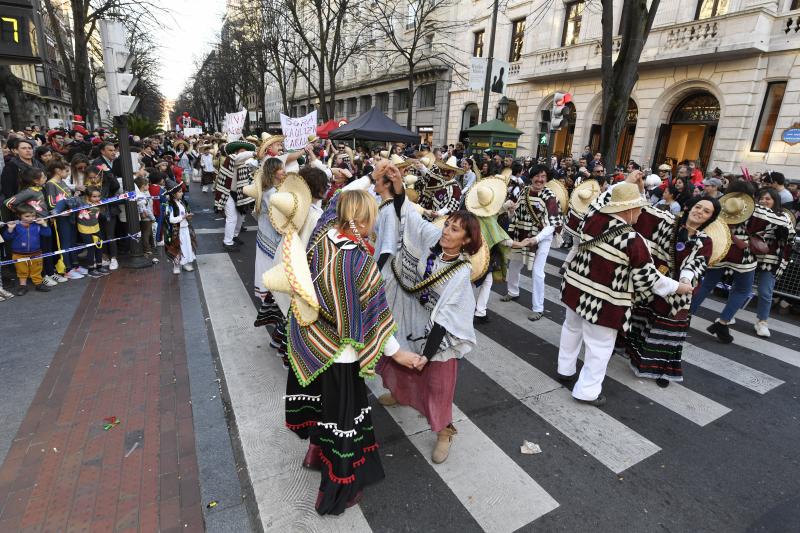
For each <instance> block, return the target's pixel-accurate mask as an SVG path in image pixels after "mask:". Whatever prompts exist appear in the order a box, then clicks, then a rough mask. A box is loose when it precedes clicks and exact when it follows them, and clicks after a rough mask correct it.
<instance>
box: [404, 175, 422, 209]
mask: <svg viewBox="0 0 800 533" xmlns="http://www.w3.org/2000/svg"><path fill="white" fill-rule="evenodd" d="M418 180H419V178H418V177H417V176H415V175H414V174H407V175H405V176H403V185H404V186H405V189H406V198H408V199H409V200H410V201H412V202H414V203H417V202H418V201H419V191H417V190H416V189H415V188H414V185H415V184H416V183H417V181H418Z"/></svg>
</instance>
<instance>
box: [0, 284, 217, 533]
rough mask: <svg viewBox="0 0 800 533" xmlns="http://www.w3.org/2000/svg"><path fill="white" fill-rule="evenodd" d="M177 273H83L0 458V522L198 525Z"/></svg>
mask: <svg viewBox="0 0 800 533" xmlns="http://www.w3.org/2000/svg"><path fill="white" fill-rule="evenodd" d="M178 282H179V280H178V279H177V277H175V276H172V275H171V274H170V272H169V269H167V268H159V269H155V270H154V269H145V270H142V271H129V270H119V271H117V272H115V273H114V274H113V275H111V276H107V277H105V278H103V279H100V280H97V281H91V282H89V285H88V287H87V289H86V290H85V292H84V293H83V296H82V299H81V302H80V305H79V306H78V309H77V312H76V313H75V315H74V317H73V318H72V321H71V323H70V324H69V326H68V327H67V330H66V333H65V334H64V337H63V339H62V342H61V345H60V346H59V348H58V351H57V352H56V354H55V356H54V357H53V360H52V362H51V364H50V367H49V369H48V370H47V372H46V373H45V376H44V380H43V381H42V383H41V385H40V386H39V389H38V391H37V393H36V396H35V397H34V399H33V402H32V403H31V406H30V408H29V409H28V412H27V414H26V416H25V419H24V420H23V422H22V424H21V426H20V427H19V430H18V431H17V433H16V436H15V438H14V441H13V443H12V445H11V448H10V450H9V452H8V455H7V456H6V458H5V461H4V463H3V464H2V467H0V531H40V530H41V531H67V530H81V531H89V530H91V531H112V530H118V531H128V530H130V531H136V530H139V531H202V529H203V512H202V504H201V501H200V485H199V480H198V466H197V456H196V451H195V438H194V428H193V424H192V405H191V402H190V390H189V372H188V368H187V360H186V351H185V346H184V333H183V319H182V314H181V299H180V293H179V290H178ZM46 333H47V332H46V331H41V332H37V334H46ZM23 334H24V333H23ZM24 378H25V376H20V379H24ZM110 416H116V417H118V418H119V419H120V420H121V422H120V424H119V425H117V426H115V427H113V428H111V429H109V430H108V431H105V430H104V429H103V422H104V421H103V419H104V418H106V417H110Z"/></svg>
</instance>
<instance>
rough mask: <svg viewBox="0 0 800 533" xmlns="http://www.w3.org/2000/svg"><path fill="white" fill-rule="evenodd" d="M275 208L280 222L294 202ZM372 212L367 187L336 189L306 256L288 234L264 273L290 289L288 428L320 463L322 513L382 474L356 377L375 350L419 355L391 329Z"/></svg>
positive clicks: (355, 496) (338, 507)
mask: <svg viewBox="0 0 800 533" xmlns="http://www.w3.org/2000/svg"><path fill="white" fill-rule="evenodd" d="M274 207H275V212H276V213H277V212H278V211H279V212H281V213H282V216H283V217H284V219H285V220H286V221H287V222H288V221H289V220H291V219H292V218H294V216H295V214H294V213H295V211H294V205H292V206H289V205H288V204H287V205H278V204H277V203H275V204H274ZM297 209H298V210H306V211H307V210H308V207H307V206H305V207H304V206H302V205H298V206H297ZM376 210H377V209H376V204H375V201H374V200H373V199H372V197H371V196H370V194H369V193H367V192H365V191H344V192H342V193H341V194H340V195H339V198H338V202H337V206H336V212H337V217H336V221H335V224H334V227H333V228H331V229H330V230H328V231H327V232H326V233H325V235H324V236H323V238H321V239H320V240H319V241H317V242H316V243H314V244H312V248H311V250H309V252H308V257H309V259H308V261H307V260H306V254H305V253H303V249H302V246H299V247H298V246H297V245H296V244H295V245H293V244H292V243H295V242H297V241H298V239H297V238H296V235H295V236H293V237H291V238H290V240H288V241H286V243H288V244H286V245H285V246H283V252H284V257H283V260H282V263H281V264H279V265H276V266H275V267H273V269H272V270H270V271H269V272H267V273H265V275H264V283H265V284H266V285H267V286H268V287H269V288H270V290H273V291H277V290H283V291H286V290H288V291H291V293H292V298H293V303H292V307H291V312H290V313H289V360H290V363H291V367H292V371H291V372H289V376H288V380H287V385H286V395H285V399H286V426H287V427H288V428H289V429H291V430H292V431H294V432H295V433H296V434H297V435H298V436H299V437H300V438H302V439H306V438H310V443H309V448H308V452H307V453H306V456H305V459H304V461H303V465H304V466H305V467H307V468H311V469H319V470H321V479H320V487H319V493H318V495H317V499H316V505H315V507H316V510H317V512H318V513H319V514H321V515H325V514H335V515H338V514H341V513H343V512H344V510H345V509H346V508H347V507H350V506H353V505H355V504H356V503H358V501H359V500H360V499H361V494H362V490H363V489H364V488H365V487H366V486H368V485H370V484H372V483H376V482H378V481H380V480H381V479H383V477H384V473H383V467H382V466H381V461H380V456H379V454H378V443H377V442H376V439H375V431H374V429H373V422H372V419H371V415H370V411H371V407H370V405H369V401H368V399H367V387H366V385H365V383H364V377H365V376H366V375H368V374H370V373H371V372H372V369H373V368H374V367H375V365H376V364H377V362H378V360H379V359H380V358H381V356H382V355H386V356H389V357H390V358H392V359H393V360H394V361H395V363H396V364H399V365H402V366H404V367H405V368H409V369H411V368H414V366H415V365H420V362H421V360H420V357H419V356H418V355H417V354H415V353H411V352H408V351H404V350H401V349H400V345H399V343H398V341H397V339H396V338H395V337H394V335H393V333H394V332H395V330H396V329H397V326H396V325H395V322H394V319H393V317H392V312H391V310H390V309H389V306H388V305H387V301H386V296H385V293H384V287H383V279H382V278H381V275H380V272H379V271H378V267H377V265H376V264H375V261H374V260H373V259H372V250H371V246H370V245H369V244H368V243H367V242H366V241H365V239H364V237H363V235H368V234H369V233H370V231H371V230H372V225H373V223H374V221H375V215H376ZM289 235H294V232H291V231H290V232H289V233H287V238H288V237H289ZM287 265H288V268H289V270H288V271H287ZM276 269H277V271H276Z"/></svg>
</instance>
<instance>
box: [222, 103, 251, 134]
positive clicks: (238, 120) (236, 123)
mask: <svg viewBox="0 0 800 533" xmlns="http://www.w3.org/2000/svg"><path fill="white" fill-rule="evenodd" d="M246 117H247V109H242V110H241V111H237V112H236V113H225V122H224V124H223V126H222V133H224V134H225V135H227V137H228V141H238V140H239V139H240V138H241V136H242V128H244V120H245V118H246Z"/></svg>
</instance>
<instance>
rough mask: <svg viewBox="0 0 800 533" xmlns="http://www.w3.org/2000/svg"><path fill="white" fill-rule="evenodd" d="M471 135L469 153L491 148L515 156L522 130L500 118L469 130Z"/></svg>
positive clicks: (499, 152)
mask: <svg viewBox="0 0 800 533" xmlns="http://www.w3.org/2000/svg"><path fill="white" fill-rule="evenodd" d="M467 135H468V136H469V147H468V148H467V153H468V154H469V155H472V154H476V153H483V152H485V151H486V150H491V151H492V152H494V153H498V154H500V155H503V156H506V155H510V156H511V157H515V156H516V155H517V141H518V140H519V136H520V135H522V132H521V131H520V130H518V129H517V128H514V127H512V126H509V125H508V124H507V123H505V122H503V121H502V120H500V119H497V118H496V119H494V120H490V121H489V122H484V123H483V124H478V125H477V126H472V127H471V128H469V129H468V130H467Z"/></svg>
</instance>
